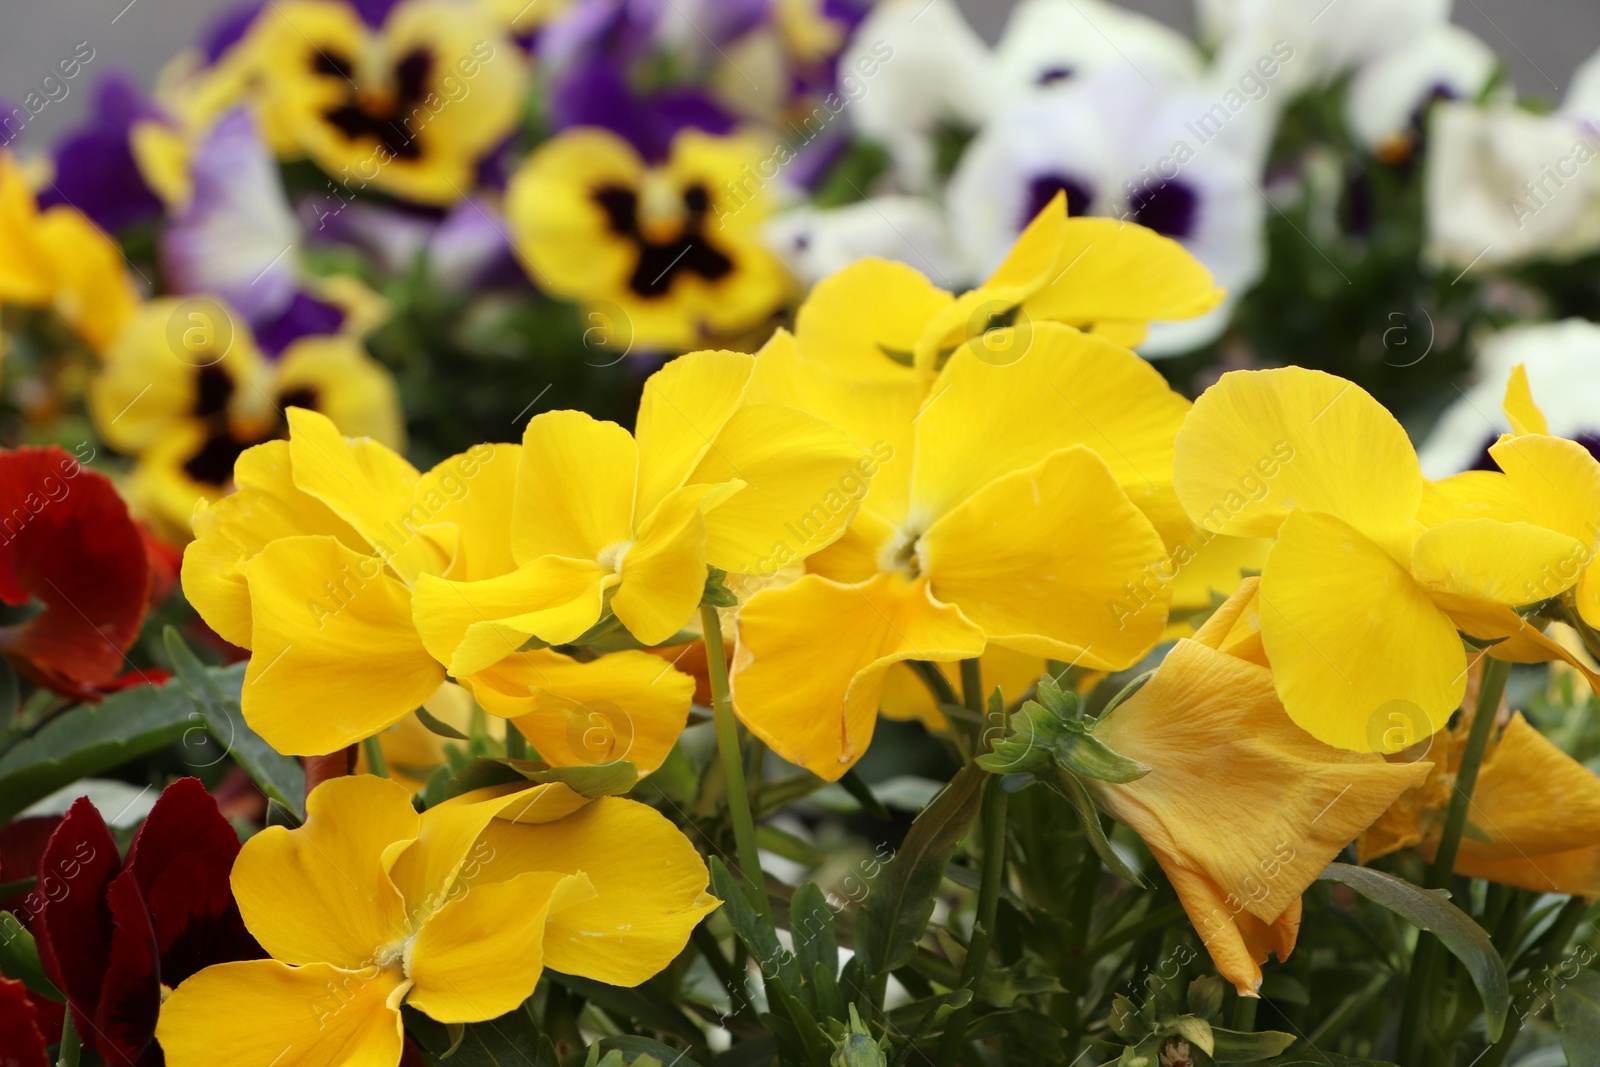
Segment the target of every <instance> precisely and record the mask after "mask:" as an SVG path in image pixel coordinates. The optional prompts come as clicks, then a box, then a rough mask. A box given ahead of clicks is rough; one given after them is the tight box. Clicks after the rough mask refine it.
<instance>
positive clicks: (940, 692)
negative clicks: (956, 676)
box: [907, 659, 961, 704]
mask: <svg viewBox="0 0 1600 1067" xmlns="http://www.w3.org/2000/svg"><path fill="white" fill-rule="evenodd" d="M907 663H908V664H909V665H910V667H911V669H912V670H913V671H915V672H916V675H917V677H918V678H921V679H922V684H923V685H925V686H927V687H928V692H929V693H931V694H933V701H934V703H935V704H960V703H961V698H960V697H958V696H956V690H955V686H953V685H951V684H950V679H948V678H946V677H945V676H944V672H943V671H941V670H940V669H939V665H938V664H937V663H929V662H928V661H927V660H921V659H914V660H908V661H907Z"/></svg>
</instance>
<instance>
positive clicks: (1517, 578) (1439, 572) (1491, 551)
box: [1411, 519, 1588, 607]
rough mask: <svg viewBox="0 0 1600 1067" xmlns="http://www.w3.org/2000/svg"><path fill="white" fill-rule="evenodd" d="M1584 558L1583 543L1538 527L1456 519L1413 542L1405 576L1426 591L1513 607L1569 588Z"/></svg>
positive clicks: (1575, 579) (1531, 602)
mask: <svg viewBox="0 0 1600 1067" xmlns="http://www.w3.org/2000/svg"><path fill="white" fill-rule="evenodd" d="M1587 553H1588V548H1587V546H1586V545H1584V544H1583V542H1581V541H1576V540H1574V539H1573V538H1571V537H1568V536H1567V535H1566V534H1563V533H1558V532H1557V531H1555V530H1549V529H1546V528H1545V527H1543V526H1534V525H1533V524H1531V523H1526V522H1496V521H1495V520H1493V519H1456V520H1454V521H1451V522H1447V523H1444V524H1443V525H1440V526H1435V527H1434V528H1433V529H1431V530H1429V531H1427V532H1426V533H1424V534H1422V536H1420V537H1418V538H1417V540H1416V543H1415V545H1414V546H1413V548H1412V556H1411V573H1412V575H1413V576H1414V577H1415V578H1416V579H1417V581H1418V582H1420V583H1421V584H1422V587H1423V588H1424V589H1427V590H1428V591H1429V592H1433V593H1447V594H1450V595H1452V596H1458V597H1464V598H1466V599H1469V600H1480V601H1486V602H1488V603H1490V604H1505V605H1508V606H1511V607H1516V606H1518V605H1522V604H1533V603H1536V602H1538V601H1540V600H1545V599H1547V598H1549V597H1553V596H1555V595H1557V594H1558V593H1560V592H1562V591H1563V590H1564V589H1566V588H1568V587H1569V586H1571V585H1572V584H1573V583H1574V582H1576V581H1577V579H1578V574H1579V571H1580V570H1581V568H1582V565H1583V561H1584V560H1585V558H1586V556H1587Z"/></svg>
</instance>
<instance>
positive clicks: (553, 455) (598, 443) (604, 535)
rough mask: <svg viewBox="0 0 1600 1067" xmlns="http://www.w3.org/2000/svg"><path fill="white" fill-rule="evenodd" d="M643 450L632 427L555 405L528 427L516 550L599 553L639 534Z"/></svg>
mask: <svg viewBox="0 0 1600 1067" xmlns="http://www.w3.org/2000/svg"><path fill="white" fill-rule="evenodd" d="M638 465H639V459H638V449H637V448H636V447H635V445H634V442H633V438H632V437H631V436H630V435H629V434H628V431H627V430H624V429H623V428H622V427H620V426H618V425H617V424H616V423H614V422H601V421H600V420H599V419H595V418H591V417H590V416H588V415H585V414H584V413H583V412H581V411H548V412H545V413H544V414H542V415H535V416H534V417H533V418H532V419H530V420H529V421H528V428H527V429H526V430H525V431H524V432H523V434H522V458H521V462H520V464H519V466H518V468H517V493H516V503H515V505H513V508H512V530H513V533H512V541H511V550H512V554H513V555H515V556H516V558H517V560H518V561H519V562H522V563H528V562H531V561H532V560H535V559H538V558H539V557H540V556H545V555H556V556H566V557H569V558H571V559H591V560H592V559H598V558H599V556H600V553H601V552H602V551H604V550H605V549H606V548H608V547H610V546H612V545H618V544H625V543H627V542H628V541H631V540H633V490H634V475H635V472H636V470H637V468H638Z"/></svg>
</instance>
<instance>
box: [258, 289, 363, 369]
mask: <svg viewBox="0 0 1600 1067" xmlns="http://www.w3.org/2000/svg"><path fill="white" fill-rule="evenodd" d="M344 319H345V314H344V308H342V307H340V306H339V305H338V304H334V303H330V302H329V301H326V300H319V299H317V298H316V297H314V296H312V295H311V294H309V293H305V292H297V293H295V294H294V296H293V297H291V298H290V300H289V306H288V307H286V308H284V309H283V313H282V314H280V315H278V316H277V317H275V318H273V319H270V320H268V321H267V322H264V323H260V324H258V325H257V326H256V343H257V344H258V345H260V346H261V351H262V352H263V353H265V354H266V355H268V356H272V357H277V356H280V355H282V354H283V350H284V349H286V348H288V347H289V346H290V345H292V344H294V342H296V341H298V340H300V338H302V337H310V336H312V335H314V334H327V333H338V332H339V330H340V329H341V328H342V327H343V326H344Z"/></svg>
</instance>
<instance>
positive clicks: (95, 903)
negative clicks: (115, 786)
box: [33, 778, 264, 1064]
mask: <svg viewBox="0 0 1600 1067" xmlns="http://www.w3.org/2000/svg"><path fill="white" fill-rule="evenodd" d="M238 852H239V837H238V835H237V834H235V833H234V830H233V827H232V826H230V825H229V824H228V821H227V820H226V819H224V818H223V817H222V814H221V813H220V812H219V811H218V810H217V805H216V802H215V801H214V800H212V799H211V797H210V796H209V795H207V793H206V791H205V788H204V787H203V786H202V785H201V784H200V783H199V781H197V780H196V779H194V778H182V779H179V780H178V781H176V782H174V783H173V784H172V785H170V786H168V787H167V788H166V789H165V790H164V791H163V792H162V794H161V796H160V798H159V799H158V800H157V801H156V803H155V806H154V807H152V808H151V809H150V814H149V816H148V817H147V818H146V819H145V821H144V824H143V825H141V826H140V827H139V832H138V833H137V834H136V835H135V836H134V839H133V844H132V845H131V846H129V848H128V855H127V856H126V858H120V857H119V856H118V855H117V846H116V842H115V841H113V840H112V837H111V831H110V830H109V829H108V828H107V827H106V824H105V821H104V820H103V819H102V818H101V817H100V814H99V812H97V811H96V810H95V808H94V805H92V804H90V803H89V801H88V799H87V798H84V797H80V798H79V799H78V800H77V801H75V802H74V803H73V805H72V808H71V810H70V811H68V813H67V817H66V818H65V819H63V820H62V821H61V825H60V826H58V827H57V828H56V830H55V833H54V834H52V835H51V837H50V842H49V844H48V845H47V846H46V847H45V850H44V855H43V858H42V859H41V860H40V871H41V872H49V874H50V875H51V877H55V878H59V879H60V880H61V882H62V884H64V885H65V886H66V891H65V892H61V893H60V894H59V895H46V897H45V900H44V903H43V907H42V908H41V909H40V912H39V915H38V917H37V918H36V920H35V922H34V925H33V931H34V934H35V935H36V937H37V938H38V942H39V958H40V961H41V962H42V963H43V965H44V969H45V973H46V974H47V975H48V976H49V978H50V980H51V982H53V983H54V984H55V986H56V988H58V989H60V990H61V991H62V992H63V993H64V994H66V997H67V1002H68V1004H70V1005H71V1010H72V1014H73V1018H74V1021H75V1022H76V1024H77V1028H78V1033H79V1034H80V1035H82V1038H83V1042H84V1044H85V1045H86V1046H88V1047H89V1048H92V1049H94V1050H95V1051H96V1052H98V1053H99V1054H100V1056H101V1058H102V1060H104V1061H105V1062H106V1063H133V1064H148V1063H153V1062H159V1053H158V1052H156V1050H155V1047H154V1045H155V1042H154V1038H155V1031H156V1015H157V1013H158V1012H159V1011H160V1010H161V1003H162V1000H163V999H164V994H165V991H167V990H169V989H171V988H172V987H173V986H176V985H177V984H178V983H180V982H182V981H183V980H184V979H186V978H188V977H189V976H190V975H193V974H195V973H196V972H198V971H200V970H201V969H203V968H205V967H208V966H210V965H212V964H216V963H225V962H229V961H232V960H246V959H256V958H259V957H261V956H262V955H264V953H263V952H262V951H261V946H260V945H258V944H256V941H255V938H253V937H251V936H250V934H249V932H248V931H247V930H246V929H245V928H244V923H243V922H242V921H241V919H240V917H239V909H238V907H237V905H235V903H234V900H233V894H232V893H231V892H230V891H229V888H228V871H229V869H230V868H231V867H232V866H233V862H234V857H235V856H236V855H238Z"/></svg>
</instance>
